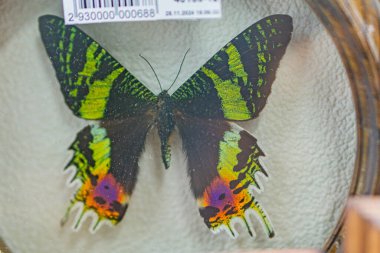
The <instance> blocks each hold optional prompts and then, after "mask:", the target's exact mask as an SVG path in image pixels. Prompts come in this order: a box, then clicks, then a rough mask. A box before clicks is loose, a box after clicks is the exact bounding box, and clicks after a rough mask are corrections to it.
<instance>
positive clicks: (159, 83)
mask: <svg viewBox="0 0 380 253" xmlns="http://www.w3.org/2000/svg"><path fill="white" fill-rule="evenodd" d="M139 56H140V57H141V58H143V59H144V60H145V61H146V63H148V65H149V67H150V68H151V69H152V70H153V73H154V76H155V77H156V79H157V81H158V85H160V89H161V91H162V86H161V82H160V80H159V79H158V76H157V74H156V71H154V68H153V67H152V65H151V64H150V63H149V61H148V60H147V59H146V58H145V57H144V56H142V55H141V54H139Z"/></svg>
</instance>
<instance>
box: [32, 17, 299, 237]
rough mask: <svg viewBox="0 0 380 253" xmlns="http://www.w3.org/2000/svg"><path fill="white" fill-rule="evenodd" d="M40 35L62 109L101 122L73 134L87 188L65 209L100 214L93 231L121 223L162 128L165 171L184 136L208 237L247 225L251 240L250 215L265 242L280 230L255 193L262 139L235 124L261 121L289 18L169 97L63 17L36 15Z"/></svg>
mask: <svg viewBox="0 0 380 253" xmlns="http://www.w3.org/2000/svg"><path fill="white" fill-rule="evenodd" d="M39 30H40V33H41V37H42V41H43V44H44V46H45V48H46V51H47V54H48V56H49V58H50V60H51V62H52V64H53V67H54V69H55V72H56V76H57V79H58V81H59V83H60V86H61V91H62V93H63V96H64V99H65V102H66V104H67V106H68V107H69V108H70V109H71V111H72V112H73V113H74V115H76V116H77V117H80V118H83V119H87V120H96V123H92V124H89V125H88V126H86V127H85V128H84V129H82V130H81V131H80V132H79V133H78V134H77V136H76V139H75V140H74V142H73V143H72V145H71V146H70V148H69V149H71V150H73V157H72V160H71V161H70V162H69V163H68V165H67V166H66V168H68V167H71V166H74V168H75V175H74V176H73V179H72V180H79V182H81V186H80V187H79V189H78V190H77V191H76V193H75V194H74V197H73V199H72V200H71V204H70V206H69V207H68V209H67V212H66V215H65V218H64V221H65V220H67V217H68V216H69V214H70V212H71V209H72V207H73V206H74V205H76V204H78V203H81V204H82V206H83V207H82V212H81V214H80V215H79V217H78V218H77V221H76V222H75V223H76V224H75V226H74V227H78V226H79V225H80V224H81V223H82V218H83V216H84V214H86V213H87V212H88V211H90V210H91V211H92V212H95V213H96V216H97V219H94V221H93V224H92V226H91V227H92V228H91V229H90V230H91V231H95V230H96V229H97V228H98V225H99V224H100V223H101V222H102V221H108V222H110V223H112V224H117V223H119V222H120V221H121V220H122V218H123V216H124V215H125V213H126V210H127V208H128V204H129V201H130V198H131V195H132V192H133V189H134V187H135V184H136V181H137V174H138V169H139V166H138V160H139V157H140V156H141V153H142V151H143V149H144V145H145V138H146V135H147V133H148V131H150V129H152V128H155V129H157V131H158V135H159V138H160V144H161V158H162V161H163V164H164V166H165V168H169V166H170V161H171V145H170V139H171V136H172V134H173V131H177V130H178V132H179V136H180V137H181V138H182V142H183V150H184V152H185V154H186V156H187V163H188V176H189V178H190V186H191V191H192V193H193V195H194V197H195V199H196V201H197V204H198V206H199V212H200V215H201V216H202V217H203V219H204V222H205V224H206V225H207V226H208V227H209V228H210V229H211V231H214V232H219V231H220V230H225V231H227V232H228V233H229V234H230V235H232V236H233V237H235V236H237V232H236V231H235V230H234V228H233V226H232V225H233V224H232V223H233V221H234V220H237V221H240V222H243V224H245V226H246V228H247V229H248V232H249V234H250V235H252V234H253V233H252V231H253V229H252V221H251V220H250V218H249V214H251V213H253V214H255V215H256V217H258V220H259V221H260V223H261V224H262V225H263V227H264V230H265V232H266V234H267V235H268V236H269V237H273V236H274V229H273V226H272V224H271V221H270V219H269V217H268V215H267V213H266V212H265V211H264V209H263V208H262V206H261V204H260V203H259V202H258V201H257V200H256V198H255V196H254V189H256V190H257V189H260V185H259V183H258V180H257V175H258V174H260V173H261V174H262V175H265V176H266V177H267V176H268V174H267V172H266V170H265V169H264V167H263V166H262V165H261V164H260V161H259V157H261V156H264V153H263V151H262V150H261V149H260V147H259V146H258V144H257V140H256V138H255V137H253V136H252V135H251V134H250V133H249V132H247V131H246V130H244V129H243V128H242V127H240V126H239V125H237V124H236V123H234V122H236V121H246V120H250V119H253V118H256V117H257V116H258V115H259V113H260V112H261V111H262V109H263V108H264V106H265V104H266V101H267V98H268V96H269V93H270V91H271V85H272V83H273V81H274V79H275V74H276V70H277V68H278V66H279V62H280V60H281V58H282V57H283V55H284V53H285V51H286V48H287V45H288V44H289V41H290V39H291V34H292V31H293V24H292V18H291V17H290V16H288V15H272V16H268V17H266V18H264V19H262V20H260V21H258V22H257V23H255V24H253V25H252V26H250V27H248V28H247V29H246V30H244V31H243V32H242V33H240V34H239V35H238V36H236V37H235V38H233V39H232V40H231V41H230V42H228V43H227V44H226V45H225V46H224V47H223V48H221V49H220V51H219V52H217V53H216V54H215V55H214V56H212V57H211V59H210V60H208V61H207V62H206V63H205V64H204V65H203V66H202V67H200V69H199V70H198V71H196V72H195V73H194V74H193V75H192V76H191V77H190V78H189V79H188V80H187V81H186V82H185V83H184V84H183V85H182V86H180V88H178V89H177V90H176V91H175V92H174V93H173V94H171V95H170V94H169V93H168V91H167V90H164V91H161V93H160V94H158V95H155V94H153V93H152V92H151V91H150V90H149V89H148V88H146V87H145V86H144V85H143V84H142V83H141V82H140V81H139V80H137V79H136V78H135V77H134V76H133V75H132V74H131V73H130V72H129V71H128V70H127V69H126V68H124V67H123V66H122V65H121V64H120V63H119V62H118V61H117V60H115V59H114V58H113V57H112V56H111V55H110V54H109V53H108V52H107V51H106V50H105V49H104V48H102V47H101V46H100V45H99V44H98V43H97V42H96V41H94V40H93V39H92V38H91V37H90V36H88V35H87V34H85V33H84V32H83V31H82V30H80V29H79V28H77V27H76V26H72V25H65V24H64V20H63V19H62V18H59V17H56V16H52V15H45V16H41V17H40V18H39Z"/></svg>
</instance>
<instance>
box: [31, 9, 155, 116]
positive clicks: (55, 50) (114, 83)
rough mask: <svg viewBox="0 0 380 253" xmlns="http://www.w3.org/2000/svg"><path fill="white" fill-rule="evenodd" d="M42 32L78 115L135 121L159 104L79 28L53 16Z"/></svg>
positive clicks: (46, 18)
mask: <svg viewBox="0 0 380 253" xmlns="http://www.w3.org/2000/svg"><path fill="white" fill-rule="evenodd" d="M39 28H40V32H41V37H42V40H43V42H44V45H45V48H46V51H47V53H48V55H49V58H50V59H51V61H52V63H53V66H54V68H55V71H56V75H57V78H58V81H59V83H60V84H61V90H62V93H63V95H64V97H65V101H66V103H67V105H68V106H69V108H70V109H71V110H72V111H73V113H74V114H75V115H77V116H79V117H81V118H84V119H106V118H118V117H121V116H124V117H125V116H127V117H133V116H136V115H141V114H142V113H144V112H145V111H146V110H148V108H149V107H151V106H152V104H153V103H154V102H155V101H156V96H155V95H154V94H153V93H152V92H150V91H149V90H148V89H147V88H146V87H144V85H143V84H141V83H140V82H139V81H138V80H137V79H136V78H135V77H134V76H132V75H131V74H130V73H129V72H128V71H127V70H126V69H125V68H124V67H123V66H122V65H121V64H120V63H118V62H117V61H116V60H115V59H114V58H113V57H112V56H111V55H110V54H109V53H108V52H107V51H106V50H105V49H103V48H102V47H101V46H100V45H99V44H98V43H97V42H95V41H94V40H93V39H92V38H91V37H89V36H88V35H87V34H85V33H84V32H83V31H81V30H80V29H79V28H77V27H75V26H69V25H65V24H64V20H63V19H62V18H59V17H55V16H51V15H46V16H42V17H40V18H39Z"/></svg>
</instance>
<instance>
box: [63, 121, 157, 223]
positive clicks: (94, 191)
mask: <svg viewBox="0 0 380 253" xmlns="http://www.w3.org/2000/svg"><path fill="white" fill-rule="evenodd" d="M152 122H153V121H152V118H151V117H149V116H145V117H144V116H141V117H139V118H129V119H128V121H125V120H113V121H102V122H100V124H95V125H91V126H87V127H85V128H84V129H83V130H82V131H80V132H79V133H78V135H77V138H76V140H75V141H74V142H73V144H72V145H71V147H70V149H71V150H73V151H74V154H73V158H72V160H71V161H70V163H69V164H68V167H70V166H71V165H73V166H75V172H76V173H75V175H74V177H73V179H72V180H73V181H74V180H79V181H80V182H81V184H80V185H81V186H80V188H79V189H78V190H77V192H76V193H75V195H74V198H73V199H72V201H71V205H70V207H69V208H68V210H67V215H66V219H67V218H68V215H69V214H70V211H71V208H72V207H73V206H75V205H76V204H77V203H78V202H79V203H82V205H83V207H82V215H80V216H79V218H78V220H77V221H76V225H75V227H78V226H79V225H80V224H81V221H82V217H83V215H84V214H85V213H86V212H87V211H89V210H92V211H94V212H95V213H96V214H97V217H98V220H97V222H96V223H94V226H93V230H95V229H96V227H97V225H98V224H99V222H100V221H102V220H108V221H110V222H111V223H113V224H116V223H118V222H119V221H120V220H121V219H122V218H123V216H124V214H125V212H126V210H127V207H128V203H129V199H130V196H131V194H132V191H133V188H134V186H135V183H136V179H137V172H138V164H137V163H138V158H139V157H140V154H141V152H142V150H143V147H144V142H145V137H146V134H147V131H148V130H149V128H150V126H151V124H152Z"/></svg>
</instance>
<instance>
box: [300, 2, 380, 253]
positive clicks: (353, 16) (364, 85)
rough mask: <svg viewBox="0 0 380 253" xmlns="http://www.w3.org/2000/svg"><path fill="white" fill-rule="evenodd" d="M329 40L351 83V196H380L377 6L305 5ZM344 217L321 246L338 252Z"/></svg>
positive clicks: (379, 21) (379, 31)
mask: <svg viewBox="0 0 380 253" xmlns="http://www.w3.org/2000/svg"><path fill="white" fill-rule="evenodd" d="M306 2H307V3H308V4H309V6H310V7H311V8H312V9H313V11H314V13H315V14H316V15H317V16H318V18H319V19H320V21H321V22H322V24H323V25H324V26H325V28H326V30H327V31H328V32H329V34H330V35H331V37H332V39H333V40H334V42H335V45H336V47H337V49H338V51H339V53H340V56H341V59H342V61H343V64H344V66H345V68H346V72H347V75H348V78H349V80H350V85H351V90H352V96H353V99H354V105H355V111H356V128H357V129H356V133H357V149H356V150H357V151H356V160H355V169H354V174H353V178H352V182H351V187H350V195H374V194H380V56H379V52H380V1H379V0H318V1H315V0H306ZM344 218H345V212H344V213H343V214H342V215H341V217H340V219H339V222H338V224H337V225H336V227H335V229H334V231H333V233H332V235H331V236H330V237H329V238H328V239H327V241H326V242H325V245H324V248H323V250H324V251H326V252H331V253H332V252H337V251H339V252H340V251H341V249H342V247H341V244H342V241H343V239H344Z"/></svg>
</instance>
